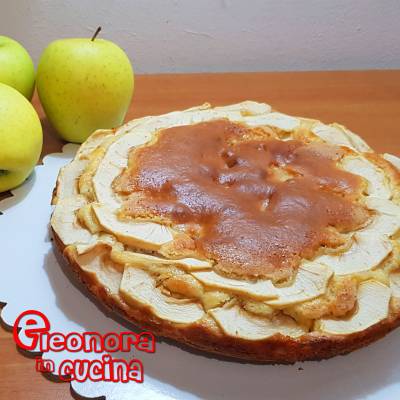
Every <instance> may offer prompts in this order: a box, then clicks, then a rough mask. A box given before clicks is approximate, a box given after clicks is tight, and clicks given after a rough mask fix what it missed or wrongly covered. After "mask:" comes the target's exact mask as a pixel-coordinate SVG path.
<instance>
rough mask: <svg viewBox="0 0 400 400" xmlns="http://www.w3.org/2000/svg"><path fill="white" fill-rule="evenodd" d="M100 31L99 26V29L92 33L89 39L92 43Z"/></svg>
mask: <svg viewBox="0 0 400 400" xmlns="http://www.w3.org/2000/svg"><path fill="white" fill-rule="evenodd" d="M100 31H101V26H99V27H98V28H97V29H96V32H95V33H94V35H93V36H92V38H91V39H90V40H91V41H92V42H94V39H96V38H97V35H98V34H99V33H100Z"/></svg>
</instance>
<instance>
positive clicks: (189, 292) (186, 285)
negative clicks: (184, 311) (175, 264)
mask: <svg viewBox="0 0 400 400" xmlns="http://www.w3.org/2000/svg"><path fill="white" fill-rule="evenodd" d="M162 284H163V286H164V287H165V288H167V289H168V290H169V291H170V292H171V293H175V294H178V295H180V296H183V297H185V298H187V299H201V297H202V295H203V286H202V285H201V284H200V283H199V281H198V280H196V279H195V278H193V276H192V275H190V274H179V275H175V276H171V277H170V278H167V279H165V280H164V281H163V282H162Z"/></svg>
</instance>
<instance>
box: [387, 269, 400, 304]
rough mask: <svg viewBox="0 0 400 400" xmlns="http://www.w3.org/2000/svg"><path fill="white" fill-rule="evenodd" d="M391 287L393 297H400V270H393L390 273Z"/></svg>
mask: <svg viewBox="0 0 400 400" xmlns="http://www.w3.org/2000/svg"><path fill="white" fill-rule="evenodd" d="M389 282H390V289H392V294H393V297H397V298H400V272H393V273H391V274H390V275H389Z"/></svg>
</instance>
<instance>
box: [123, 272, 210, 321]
mask: <svg viewBox="0 0 400 400" xmlns="http://www.w3.org/2000/svg"><path fill="white" fill-rule="evenodd" d="M119 292H120V294H121V296H122V297H123V299H124V300H125V301H126V302H127V303H128V304H131V305H132V306H137V303H139V304H141V305H142V306H146V307H148V308H150V309H151V310H152V312H153V313H154V314H155V315H156V316H157V317H159V318H161V319H165V320H167V321H171V322H176V323H181V324H190V323H194V322H196V321H198V320H199V319H201V318H202V317H203V316H204V315H205V314H204V311H203V308H202V307H201V306H200V305H199V304H198V303H191V302H190V303H179V302H174V301H173V298H171V297H168V296H165V295H164V294H162V293H161V292H160V290H159V289H158V288H157V287H156V281H155V279H154V278H153V277H152V276H151V275H150V274H149V273H148V272H146V271H144V270H142V269H140V268H135V267H131V266H127V267H125V269H124V274H123V276H122V281H121V286H120V289H119Z"/></svg>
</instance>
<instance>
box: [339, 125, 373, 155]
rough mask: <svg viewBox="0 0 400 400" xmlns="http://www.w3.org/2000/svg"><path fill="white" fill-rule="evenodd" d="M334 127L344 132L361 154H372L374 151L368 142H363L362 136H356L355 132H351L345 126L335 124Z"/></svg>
mask: <svg viewBox="0 0 400 400" xmlns="http://www.w3.org/2000/svg"><path fill="white" fill-rule="evenodd" d="M332 126H334V127H336V128H338V129H340V130H342V131H343V132H344V133H345V134H346V135H347V136H348V138H349V139H350V141H351V143H352V144H353V146H354V148H355V149H356V150H357V151H359V152H361V153H364V152H370V151H372V149H371V147H369V146H368V144H367V142H365V140H363V139H362V138H361V137H360V136H358V135H356V134H355V133H354V132H352V131H351V130H349V129H347V128H346V127H345V126H343V125H340V124H337V123H333V124H332Z"/></svg>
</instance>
